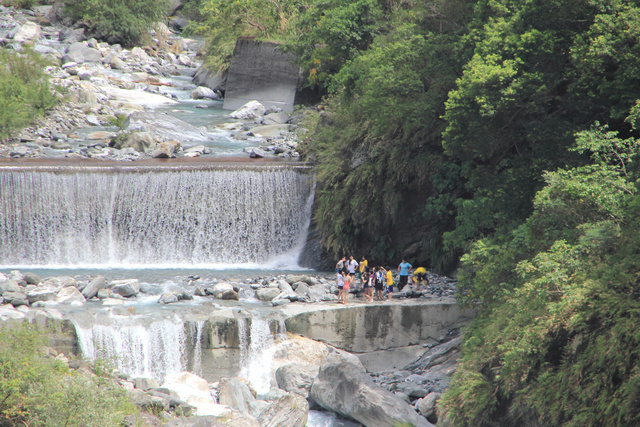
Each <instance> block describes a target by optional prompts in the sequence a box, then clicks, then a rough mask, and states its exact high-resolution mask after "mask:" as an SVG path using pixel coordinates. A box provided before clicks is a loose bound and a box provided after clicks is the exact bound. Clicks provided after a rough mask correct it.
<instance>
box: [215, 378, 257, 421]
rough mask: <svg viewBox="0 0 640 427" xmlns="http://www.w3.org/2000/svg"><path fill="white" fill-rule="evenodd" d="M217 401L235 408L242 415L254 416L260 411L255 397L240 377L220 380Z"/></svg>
mask: <svg viewBox="0 0 640 427" xmlns="http://www.w3.org/2000/svg"><path fill="white" fill-rule="evenodd" d="M218 402H219V403H220V404H222V405H228V406H231V407H232V408H234V409H237V410H238V411H240V413H241V414H243V415H250V416H253V417H255V416H257V415H258V414H259V413H260V408H259V406H258V404H257V402H256V397H255V396H254V395H253V394H252V393H251V390H250V389H249V387H248V386H247V384H246V383H245V382H244V381H243V380H242V379H240V378H224V379H222V381H220V389H219V391H218Z"/></svg>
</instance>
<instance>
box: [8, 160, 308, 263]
mask: <svg viewBox="0 0 640 427" xmlns="http://www.w3.org/2000/svg"><path fill="white" fill-rule="evenodd" d="M313 192H314V182H313V176H312V175H311V174H310V173H309V171H308V170H307V168H304V167H295V166H263V167H254V168H245V169H233V168H222V167H217V168H212V167H209V168H195V169H194V168H191V169H189V168H183V169H179V168H159V167H156V168H145V167H134V166H129V167H124V166H119V167H76V168H64V169H63V168H59V169H56V168H35V167H32V168H29V167H2V168H0V194H2V197H0V247H2V248H3V251H2V254H1V255H0V265H5V266H31V267H32V266H41V267H62V266H64V267H87V268H104V267H110V268H114V267H121V268H153V267H156V268H157V267H164V268H167V267H185V266H186V267H197V266H204V267H216V266H221V267H224V266H239V265H247V266H252V265H253V266H255V265H261V266H269V265H273V266H274V267H278V266H289V267H291V266H295V265H297V258H298V256H299V254H300V252H301V250H302V247H303V245H304V242H305V239H306V233H307V230H308V226H309V218H310V215H311V207H312V206H311V204H312V201H313ZM278 263H280V264H278Z"/></svg>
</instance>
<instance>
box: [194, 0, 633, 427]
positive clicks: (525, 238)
mask: <svg viewBox="0 0 640 427" xmlns="http://www.w3.org/2000/svg"><path fill="white" fill-rule="evenodd" d="M205 2H206V0H205ZM209 3H210V4H213V2H209ZM248 3H251V1H247V2H244V4H248ZM269 3H271V4H273V5H275V4H279V5H280V7H282V5H284V4H286V5H289V6H292V7H293V9H291V10H293V11H294V12H295V13H298V16H297V17H296V16H292V17H290V18H288V19H287V22H288V27H287V28H288V29H287V31H286V32H284V33H282V34H281V35H280V36H278V37H279V38H278V40H279V41H281V42H283V43H284V45H285V48H287V49H289V50H291V51H294V52H296V53H297V54H298V55H299V57H300V58H301V65H302V66H303V71H304V73H305V76H306V77H307V80H306V84H308V85H314V86H316V87H319V88H320V89H321V90H323V91H325V93H326V95H327V96H326V98H325V100H324V101H323V106H324V110H323V112H322V113H319V114H318V115H316V116H315V117H312V118H311V119H310V120H309V121H308V125H309V127H310V129H312V132H311V136H310V137H309V139H308V141H307V144H306V146H305V150H306V153H307V154H308V155H309V156H310V157H312V158H315V159H316V163H317V171H318V187H317V200H316V202H317V204H316V213H315V218H314V220H315V224H316V227H317V228H318V230H319V232H320V233H321V235H322V238H323V242H324V244H325V246H326V247H327V249H328V250H329V251H330V253H332V254H333V255H338V254H342V253H354V254H359V253H366V254H369V255H370V259H372V260H374V262H385V263H386V262H394V261H397V260H398V258H399V257H400V256H406V257H408V258H409V259H410V260H411V261H414V264H418V263H420V264H422V263H424V264H426V265H427V266H428V267H431V268H434V269H436V270H440V271H450V270H451V269H453V268H456V267H457V268H458V271H459V278H460V301H461V303H462V304H466V305H475V306H476V307H477V308H478V311H479V314H478V318H477V320H476V321H475V322H474V324H473V325H472V327H471V328H470V329H469V331H468V332H467V335H466V341H465V350H464V354H465V356H464V360H463V363H462V366H461V369H460V372H459V373H458V374H457V375H456V377H455V379H454V381H453V383H452V386H451V388H450V389H449V391H448V392H447V394H446V396H445V399H444V408H445V411H446V413H447V414H448V416H449V417H450V419H451V420H453V421H454V423H455V425H474V426H475V425H490V424H492V423H494V424H495V423H498V424H501V425H506V424H509V425H519V424H524V423H526V422H530V421H534V422H540V423H542V424H545V425H635V424H638V421H639V420H638V409H637V408H638V405H637V402H638V399H639V397H640V396H638V390H640V388H639V387H638V371H639V364H638V350H637V349H638V344H639V343H638V340H639V339H640V336H639V335H638V333H637V324H638V322H637V321H638V319H637V313H640V311H639V310H638V309H639V308H640V306H639V304H638V302H637V301H638V290H637V289H638V280H637V277H638V266H637V259H638V249H637V248H638V246H639V244H640V236H639V235H638V226H639V225H640V224H638V218H637V216H638V215H637V212H638V209H639V208H640V199H639V196H638V195H637V190H638V183H637V180H638V178H639V176H638V173H639V171H638V166H637V163H638V158H637V153H638V145H637V143H636V141H635V139H634V138H635V137H637V136H638V126H637V125H638V112H639V111H640V107H639V106H638V105H637V103H636V100H637V99H638V98H639V97H640V95H638V94H639V93H640V90H639V89H640V87H639V85H640V66H639V65H640V64H638V61H639V59H638V58H640V51H639V50H640V44H639V41H640V37H639V36H640V2H638V1H636V0H575V1H571V2H566V1H561V0H447V1H444V0H428V1H425V2H414V1H411V0H404V1H403V0H400V1H391V0H386V1H385V0H379V1H375V2H374V1H364V0H352V1H346V2H345V1H343V2H340V4H339V5H337V4H335V5H333V3H332V2H331V1H323V2H321V1H313V0H308V1H304V2H302V1H299V2H294V1H279V2H278V1H275V2H269ZM365 4H366V6H367V7H368V8H369V9H367V10H369V11H370V13H369V14H368V18H369V19H366V20H364V22H361V21H358V20H357V19H355V18H354V16H353V15H350V14H349V13H348V11H350V10H355V8H357V7H362V6H363V5H365ZM328 5H333V6H335V7H332V8H327V9H323V7H325V6H328ZM336 8H340V11H337V10H335V9H336ZM274 22H275V21H274ZM291 35H293V37H291ZM352 35H353V37H351V36H352ZM258 37H260V38H263V39H268V38H269V37H273V33H269V31H267V32H266V33H264V34H261V35H259V36H258ZM463 254H464V255H463ZM461 255H463V256H462V258H461V259H460V256H461ZM459 260H460V263H458V261H459Z"/></svg>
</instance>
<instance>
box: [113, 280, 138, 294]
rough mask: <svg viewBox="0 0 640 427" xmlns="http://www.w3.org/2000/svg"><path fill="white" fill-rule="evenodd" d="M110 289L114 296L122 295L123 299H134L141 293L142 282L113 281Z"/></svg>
mask: <svg viewBox="0 0 640 427" xmlns="http://www.w3.org/2000/svg"><path fill="white" fill-rule="evenodd" d="M109 287H110V288H111V292H113V293H114V294H118V295H122V296H123V297H134V296H136V295H138V294H139V293H140V280H138V279H122V280H113V281H111V284H110V285H109Z"/></svg>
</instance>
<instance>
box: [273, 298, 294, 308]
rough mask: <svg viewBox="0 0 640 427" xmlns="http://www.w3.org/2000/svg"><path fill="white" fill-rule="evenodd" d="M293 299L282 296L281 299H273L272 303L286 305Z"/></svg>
mask: <svg viewBox="0 0 640 427" xmlns="http://www.w3.org/2000/svg"><path fill="white" fill-rule="evenodd" d="M290 303H291V300H290V299H288V298H281V299H273V300H272V301H271V305H272V306H274V307H278V306H280V305H285V304H290Z"/></svg>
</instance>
